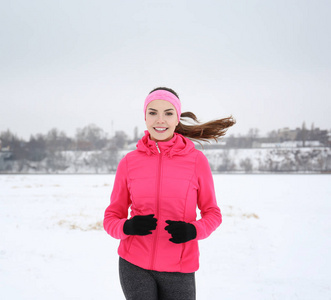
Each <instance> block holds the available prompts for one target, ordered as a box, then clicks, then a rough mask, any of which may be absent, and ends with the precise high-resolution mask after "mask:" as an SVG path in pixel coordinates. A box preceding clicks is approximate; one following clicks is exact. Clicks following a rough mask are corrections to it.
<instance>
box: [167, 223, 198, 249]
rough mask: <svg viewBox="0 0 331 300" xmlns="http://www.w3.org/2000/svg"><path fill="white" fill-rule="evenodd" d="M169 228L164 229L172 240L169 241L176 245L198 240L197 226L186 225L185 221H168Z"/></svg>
mask: <svg viewBox="0 0 331 300" xmlns="http://www.w3.org/2000/svg"><path fill="white" fill-rule="evenodd" d="M166 223H167V224H169V225H168V226H166V227H165V228H164V229H165V230H167V231H168V232H169V233H170V234H171V236H172V238H171V239H169V241H170V242H173V243H175V244H181V243H186V242H188V241H191V240H193V239H195V238H196V236H197V230H196V228H195V226H194V225H193V224H191V223H186V222H183V221H171V220H167V221H166Z"/></svg>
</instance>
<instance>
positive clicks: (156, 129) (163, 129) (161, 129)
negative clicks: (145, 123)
mask: <svg viewBox="0 0 331 300" xmlns="http://www.w3.org/2000/svg"><path fill="white" fill-rule="evenodd" d="M153 128H154V130H155V131H156V132H157V133H163V132H165V131H167V129H168V128H166V127H153Z"/></svg>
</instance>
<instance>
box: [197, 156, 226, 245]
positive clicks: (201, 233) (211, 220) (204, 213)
mask: <svg viewBox="0 0 331 300" xmlns="http://www.w3.org/2000/svg"><path fill="white" fill-rule="evenodd" d="M196 176H197V178H198V183H199V188H198V207H199V209H200V213H201V219H200V220H197V221H194V222H191V223H192V224H193V225H194V226H195V228H196V230H197V237H196V239H197V240H201V239H205V238H206V237H208V236H209V235H210V234H211V233H212V232H213V231H214V230H215V229H216V228H217V227H218V226H219V225H220V224H221V223H222V215H221V210H220V208H219V207H218V205H217V202H216V195H215V188H214V181H213V177H212V174H211V169H210V166H209V163H208V160H207V158H206V156H205V155H204V154H203V153H202V152H200V153H199V154H198V157H197V162H196Z"/></svg>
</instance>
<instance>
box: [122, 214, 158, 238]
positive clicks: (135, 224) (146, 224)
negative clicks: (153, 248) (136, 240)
mask: <svg viewBox="0 0 331 300" xmlns="http://www.w3.org/2000/svg"><path fill="white" fill-rule="evenodd" d="M156 223H157V219H156V218H154V215H153V214H152V215H147V216H134V217H133V218H132V219H130V220H127V221H125V223H124V226H123V231H124V233H125V234H127V235H148V234H152V230H155V229H156Z"/></svg>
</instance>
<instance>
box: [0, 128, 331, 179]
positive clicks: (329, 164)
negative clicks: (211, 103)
mask: <svg viewBox="0 0 331 300" xmlns="http://www.w3.org/2000/svg"><path fill="white" fill-rule="evenodd" d="M140 136H141V135H138V129H137V128H135V131H134V138H133V139H130V138H129V137H128V136H127V134H126V133H125V132H123V131H118V132H116V133H115V134H114V135H112V136H110V135H109V134H108V133H106V132H105V131H104V130H102V129H101V128H99V127H98V126H96V125H93V124H91V125H88V126H86V127H84V128H81V129H77V131H76V134H75V136H74V137H68V136H67V135H66V134H65V133H64V132H63V131H59V130H58V129H52V130H50V131H49V132H48V133H46V134H36V135H31V136H30V139H29V140H28V141H26V140H24V139H21V138H18V137H17V136H16V135H15V134H13V133H12V132H11V131H10V130H7V131H3V132H1V133H0V173H31V172H35V173H111V172H114V171H115V170H116V168H117V165H118V162H119V160H120V159H121V158H122V156H123V155H124V154H125V153H126V152H128V151H129V150H132V149H135V144H136V142H137V141H138V139H139V138H140ZM287 141H288V142H289V143H292V144H291V146H289V147H287V148H286V149H285V148H284V147H281V148H284V149H283V150H282V149H279V145H276V144H277V143H282V142H287ZM296 141H300V142H301V144H300V145H299V146H298V145H296V144H295V142H296ZM309 142H314V143H315V144H314V145H315V146H314V147H307V146H309ZM263 143H265V144H267V145H269V149H265V148H266V147H265V145H263ZM273 143H274V145H273ZM316 143H317V144H318V145H317V146H316ZM305 146H306V147H305ZM330 146H331V145H330V133H329V132H328V131H327V130H320V129H319V128H314V127H313V126H312V128H311V129H310V130H307V129H306V127H305V124H303V126H302V127H301V128H296V129H294V130H290V129H288V128H284V129H281V130H278V131H273V132H270V133H269V134H268V136H267V137H260V136H259V131H258V129H250V130H249V131H248V133H247V134H246V135H244V136H237V137H235V136H233V135H229V137H225V138H224V139H222V140H221V141H220V142H219V143H212V144H204V145H203V148H204V150H205V151H206V154H207V156H208V159H209V162H210V164H211V167H212V169H213V171H214V172H245V173H251V172H253V173H255V172H327V173H328V172H330V171H331V147H330ZM197 147H198V148H200V149H201V147H200V145H197ZM304 149H306V150H304Z"/></svg>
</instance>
